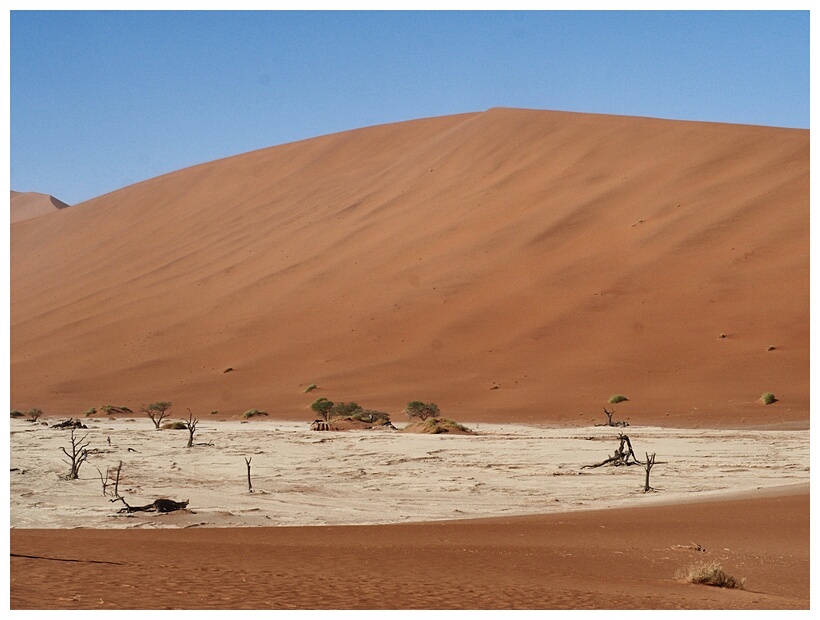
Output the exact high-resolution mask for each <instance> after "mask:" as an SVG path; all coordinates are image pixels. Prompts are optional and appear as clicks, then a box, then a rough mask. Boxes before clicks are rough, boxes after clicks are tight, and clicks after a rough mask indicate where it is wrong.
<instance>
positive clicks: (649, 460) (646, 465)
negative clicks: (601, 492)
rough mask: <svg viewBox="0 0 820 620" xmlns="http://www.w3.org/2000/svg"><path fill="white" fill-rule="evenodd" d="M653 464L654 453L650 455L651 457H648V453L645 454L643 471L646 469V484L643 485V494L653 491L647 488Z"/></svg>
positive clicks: (649, 487)
mask: <svg viewBox="0 0 820 620" xmlns="http://www.w3.org/2000/svg"><path fill="white" fill-rule="evenodd" d="M654 464H655V453H654V452H653V453H652V456H649V452H647V453H646V463H644V465H643V466H644V469H646V482H645V483H644V487H643V492H644V493H648V492H649V491H653V490H654V489H653V488H652V487H651V486H649V472H650V470H651V469H652V466H653V465H654Z"/></svg>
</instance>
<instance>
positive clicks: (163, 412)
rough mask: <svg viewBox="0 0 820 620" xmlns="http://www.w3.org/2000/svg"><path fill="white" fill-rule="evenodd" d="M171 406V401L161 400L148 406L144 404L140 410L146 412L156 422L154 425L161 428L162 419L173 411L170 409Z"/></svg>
mask: <svg viewBox="0 0 820 620" xmlns="http://www.w3.org/2000/svg"><path fill="white" fill-rule="evenodd" d="M170 408H171V403H169V402H168V401H165V400H161V401H159V402H156V403H151V404H150V405H148V406H147V407H146V406H145V405H143V406H142V407H140V411H141V412H142V413H144V414H146V415H147V416H148V417H149V418H151V421H152V422H153V423H154V426H155V427H156V429H157V430H159V429H160V424H162V421H163V420H164V419H165V418H167V417H168V416H170V415H171V412H170V411H168V410H169V409H170Z"/></svg>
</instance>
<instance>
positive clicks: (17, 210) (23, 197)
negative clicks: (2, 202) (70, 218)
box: [10, 190, 69, 222]
mask: <svg viewBox="0 0 820 620" xmlns="http://www.w3.org/2000/svg"><path fill="white" fill-rule="evenodd" d="M68 206H69V205H67V204H66V203H64V202H63V201H62V200H57V199H56V198H55V197H54V196H48V195H46V194H38V193H37V192H15V191H14V190H11V202H10V207H11V221H12V222H20V221H22V220H30V219H31V218H34V217H40V216H41V215H48V214H49V213H54V211H56V210H57V209H65V208H66V207H68Z"/></svg>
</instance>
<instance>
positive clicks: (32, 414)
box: [28, 407, 43, 422]
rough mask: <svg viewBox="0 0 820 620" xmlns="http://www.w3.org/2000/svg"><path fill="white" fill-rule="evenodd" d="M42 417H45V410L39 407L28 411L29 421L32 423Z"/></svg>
mask: <svg viewBox="0 0 820 620" xmlns="http://www.w3.org/2000/svg"><path fill="white" fill-rule="evenodd" d="M41 415H43V410H42V409H38V408H37V407H34V408H33V409H29V410H28V419H29V421H30V422H36V421H37V420H38V419H39V418H40V416H41Z"/></svg>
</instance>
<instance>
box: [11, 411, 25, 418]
mask: <svg viewBox="0 0 820 620" xmlns="http://www.w3.org/2000/svg"><path fill="white" fill-rule="evenodd" d="M25 415H26V414H25V413H23V412H22V411H18V410H17V409H12V410H11V417H12V418H22V417H24V416H25Z"/></svg>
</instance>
